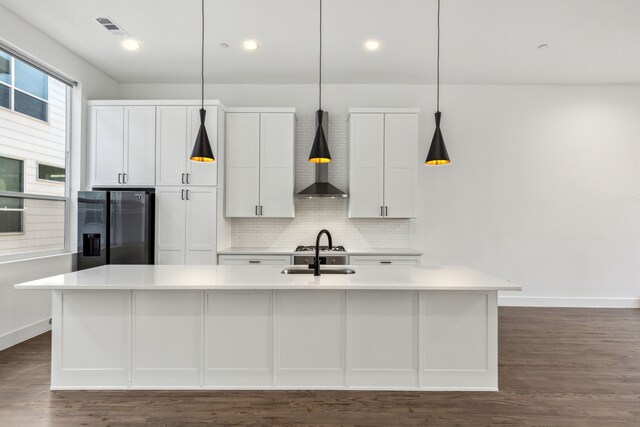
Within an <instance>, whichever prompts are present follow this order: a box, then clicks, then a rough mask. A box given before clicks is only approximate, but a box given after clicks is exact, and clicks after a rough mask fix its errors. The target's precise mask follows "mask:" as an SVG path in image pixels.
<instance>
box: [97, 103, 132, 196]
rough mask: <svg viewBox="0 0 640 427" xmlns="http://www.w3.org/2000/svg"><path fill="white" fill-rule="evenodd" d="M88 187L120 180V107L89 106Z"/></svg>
mask: <svg viewBox="0 0 640 427" xmlns="http://www.w3.org/2000/svg"><path fill="white" fill-rule="evenodd" d="M90 139H91V147H90V148H91V177H90V183H89V184H90V185H91V186H107V185H111V186H112V185H119V184H121V183H122V173H123V169H124V168H123V150H124V114H123V107H120V106H115V107H114V106H95V107H91V138H90Z"/></svg>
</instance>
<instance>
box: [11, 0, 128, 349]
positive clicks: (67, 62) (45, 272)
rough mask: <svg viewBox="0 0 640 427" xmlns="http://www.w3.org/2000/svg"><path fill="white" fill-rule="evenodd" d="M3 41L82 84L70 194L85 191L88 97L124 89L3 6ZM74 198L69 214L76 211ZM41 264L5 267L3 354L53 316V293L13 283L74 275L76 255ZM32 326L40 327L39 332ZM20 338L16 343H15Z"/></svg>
mask: <svg viewBox="0 0 640 427" xmlns="http://www.w3.org/2000/svg"><path fill="white" fill-rule="evenodd" d="M0 39H2V40H4V41H6V42H8V43H10V44H12V45H14V46H16V47H18V48H19V49H22V50H24V51H25V52H27V53H29V54H30V55H31V56H33V57H35V58H37V59H39V60H40V61H42V62H45V63H47V64H48V65H50V66H52V67H54V68H56V69H58V70H60V71H62V72H64V73H65V74H67V75H69V76H71V77H73V78H74V79H76V80H77V81H78V82H80V85H79V86H78V87H76V88H74V89H73V91H72V96H71V97H72V101H71V102H72V117H71V141H72V145H71V162H70V165H69V167H68V169H69V170H68V176H70V177H71V183H72V185H71V195H72V196H73V195H75V194H77V191H78V190H80V189H81V188H84V182H83V179H84V175H85V174H84V173H83V168H85V158H86V154H85V153H86V152H85V150H84V148H83V142H84V141H85V135H86V126H85V120H84V117H85V111H86V100H87V99H95V98H101V99H110V98H114V97H117V95H118V90H119V86H118V84H117V83H116V82H115V81H114V80H113V79H111V78H110V77H109V76H107V75H105V74H104V73H102V72H101V71H100V70H98V69H96V68H95V67H93V66H92V65H90V64H89V63H87V62H86V61H84V60H83V59H82V58H80V57H78V56H77V55H75V54H73V53H72V52H70V51H69V50H67V49H66V48H65V47H63V46H62V45H60V44H58V43H57V42H56V41H54V40H53V39H51V38H49V37H47V36H46V35H44V34H43V33H41V32H40V31H38V29H37V28H35V27H33V26H32V25H31V24H29V23H27V22H25V21H24V20H22V19H20V18H19V17H18V16H16V15H15V14H13V13H12V12H10V11H9V10H7V9H6V8H4V7H2V6H0ZM76 209H77V208H76V203H75V198H73V197H72V200H71V203H70V212H75V211H76ZM70 217H71V220H72V221H71V224H70V225H69V227H70V231H71V233H70V234H71V236H70V240H71V247H72V249H73V248H74V247H75V243H74V242H75V239H76V233H75V229H76V224H75V215H70ZM48 260H54V261H42V262H35V261H34V262H27V263H25V262H12V263H3V264H0V301H1V302H2V303H1V304H0V350H1V349H2V348H4V347H5V346H8V345H12V344H13V343H16V342H19V340H22V339H25V338H28V337H29V336H32V335H33V334H35V333H38V332H40V331H41V330H42V329H38V328H42V327H43V325H44V323H43V322H42V320H43V319H48V318H49V317H50V315H51V308H50V305H51V304H50V300H51V298H50V294H49V292H38V291H29V292H25V291H16V290H14V289H13V288H12V286H13V284H14V283H18V282H21V281H25V280H32V279H36V278H39V277H45V276H50V275H52V274H59V273H64V272H67V271H70V269H71V255H63V256H58V257H53V258H48ZM32 325H39V326H38V328H35V329H34V327H33V326H32ZM16 340H17V341H16Z"/></svg>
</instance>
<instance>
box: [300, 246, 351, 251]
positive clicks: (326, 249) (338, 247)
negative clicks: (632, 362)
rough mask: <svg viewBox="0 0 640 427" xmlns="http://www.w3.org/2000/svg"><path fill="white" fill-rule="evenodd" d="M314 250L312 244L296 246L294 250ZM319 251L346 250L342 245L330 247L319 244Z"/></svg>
mask: <svg viewBox="0 0 640 427" xmlns="http://www.w3.org/2000/svg"><path fill="white" fill-rule="evenodd" d="M315 250H316V247H315V246H312V245H308V246H298V247H297V248H296V252H311V251H315ZM320 251H321V252H346V250H345V249H344V246H332V247H331V248H329V246H320Z"/></svg>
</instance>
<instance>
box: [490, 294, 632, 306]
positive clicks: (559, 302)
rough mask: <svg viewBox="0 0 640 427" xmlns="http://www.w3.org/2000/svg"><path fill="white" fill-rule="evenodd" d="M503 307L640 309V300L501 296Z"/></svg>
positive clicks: (500, 304) (500, 302)
mask: <svg viewBox="0 0 640 427" xmlns="http://www.w3.org/2000/svg"><path fill="white" fill-rule="evenodd" d="M498 305H499V306H501V307H582V308H640V298H575V297H515V296H514V297H511V296H499V297H498Z"/></svg>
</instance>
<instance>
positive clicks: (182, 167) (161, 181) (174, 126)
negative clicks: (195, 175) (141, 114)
mask: <svg viewBox="0 0 640 427" xmlns="http://www.w3.org/2000/svg"><path fill="white" fill-rule="evenodd" d="M186 139H187V107H182V106H177V107H176V106H159V107H157V109H156V185H183V184H186V181H185V179H186V175H187V171H186V164H187V163H186V162H187V159H188V157H187V156H188V155H189V154H191V152H189V153H187V143H186Z"/></svg>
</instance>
